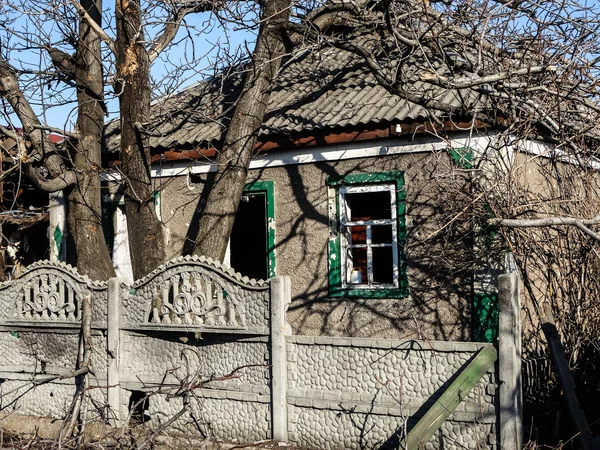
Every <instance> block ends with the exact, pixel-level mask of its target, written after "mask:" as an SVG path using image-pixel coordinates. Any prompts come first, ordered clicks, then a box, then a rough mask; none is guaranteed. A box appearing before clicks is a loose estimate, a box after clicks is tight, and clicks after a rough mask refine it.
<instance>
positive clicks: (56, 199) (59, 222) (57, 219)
mask: <svg viewBox="0 0 600 450" xmlns="http://www.w3.org/2000/svg"><path fill="white" fill-rule="evenodd" d="M48 209H49V210H50V219H49V223H48V237H49V240H50V261H64V260H65V255H66V247H67V236H66V232H65V230H66V229H67V205H66V202H65V197H64V194H63V191H58V192H52V193H50V194H49V196H48ZM57 228H58V230H59V232H60V239H61V245H60V248H61V252H60V253H59V252H58V247H59V246H58V243H57V242H56V239H55V237H54V233H55V232H56V229H57Z"/></svg>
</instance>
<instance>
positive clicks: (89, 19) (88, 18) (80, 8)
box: [71, 1, 117, 55]
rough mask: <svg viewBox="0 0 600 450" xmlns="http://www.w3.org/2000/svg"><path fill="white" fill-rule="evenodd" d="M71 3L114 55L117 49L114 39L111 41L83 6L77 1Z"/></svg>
mask: <svg viewBox="0 0 600 450" xmlns="http://www.w3.org/2000/svg"><path fill="white" fill-rule="evenodd" d="M71 3H72V4H73V6H75V9H77V11H78V12H79V14H80V15H81V17H82V19H83V20H85V22H86V23H87V24H88V25H89V27H90V28H91V29H92V30H93V31H94V33H96V35H98V37H99V38H100V39H102V42H104V43H105V44H106V46H107V47H108V48H109V49H110V51H111V52H113V54H114V55H116V54H117V51H116V49H115V41H113V40H112V39H111V37H110V36H109V35H108V34H106V32H105V31H104V30H103V29H102V27H101V26H100V25H98V23H97V22H96V21H95V20H94V19H93V18H92V17H91V16H90V15H89V14H88V12H87V11H86V10H85V8H84V7H83V6H81V5H80V4H79V2H77V1H72V2H71Z"/></svg>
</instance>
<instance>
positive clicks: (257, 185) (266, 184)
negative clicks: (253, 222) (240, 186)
mask: <svg viewBox="0 0 600 450" xmlns="http://www.w3.org/2000/svg"><path fill="white" fill-rule="evenodd" d="M257 193H263V194H264V195H265V196H266V200H267V274H268V277H269V278H272V277H274V276H275V274H276V272H275V266H276V259H275V195H274V188H273V182H272V181H253V182H251V183H248V184H246V185H245V186H244V194H257Z"/></svg>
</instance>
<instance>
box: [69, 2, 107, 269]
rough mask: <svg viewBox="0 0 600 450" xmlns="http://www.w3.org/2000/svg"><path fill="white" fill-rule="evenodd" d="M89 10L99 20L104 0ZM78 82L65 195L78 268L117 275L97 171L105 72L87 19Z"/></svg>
mask: <svg viewBox="0 0 600 450" xmlns="http://www.w3.org/2000/svg"><path fill="white" fill-rule="evenodd" d="M81 5H82V6H83V7H84V8H85V9H86V10H87V11H88V13H89V14H90V16H91V17H92V18H93V19H94V20H95V21H96V22H97V23H99V24H100V23H101V21H102V16H101V13H100V12H101V11H102V1H101V0H82V1H81ZM75 81H76V84H77V100H78V105H79V109H78V113H79V115H78V117H77V131H78V132H79V133H80V136H81V137H80V139H79V141H78V142H77V143H76V144H75V145H76V148H75V152H74V155H73V161H74V163H75V168H76V171H77V173H78V175H77V183H76V184H75V186H74V187H73V188H72V189H71V191H70V192H69V195H68V202H69V214H68V219H67V222H68V226H69V232H70V233H71V235H72V237H73V240H74V242H75V251H76V254H77V269H78V271H79V272H80V273H82V274H84V275H87V276H89V277H90V278H91V279H93V280H106V279H108V278H110V277H113V276H115V271H114V268H113V265H112V261H111V259H110V254H109V252H108V248H107V246H106V241H105V239H104V233H103V230H102V204H101V192H100V175H99V173H98V171H97V168H98V167H100V166H101V139H102V132H103V128H104V99H103V86H104V82H103V77H102V64H101V55H100V39H99V38H98V36H97V35H96V34H95V33H94V32H93V31H92V30H91V29H90V27H89V26H88V25H87V23H86V22H85V21H83V20H82V21H81V23H80V26H79V45H78V49H77V61H76V71H75Z"/></svg>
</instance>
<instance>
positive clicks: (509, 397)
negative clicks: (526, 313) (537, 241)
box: [498, 273, 523, 450]
mask: <svg viewBox="0 0 600 450" xmlns="http://www.w3.org/2000/svg"><path fill="white" fill-rule="evenodd" d="M498 300H499V306H500V315H499V339H498V366H499V372H498V378H499V388H498V394H499V402H498V404H499V408H500V421H499V422H500V423H499V424H500V430H499V433H498V436H499V438H500V446H501V448H502V449H503V450H521V448H523V429H522V426H523V394H522V380H521V302H520V298H519V276H518V275H517V274H516V273H507V274H503V275H500V276H499V277H498Z"/></svg>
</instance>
